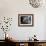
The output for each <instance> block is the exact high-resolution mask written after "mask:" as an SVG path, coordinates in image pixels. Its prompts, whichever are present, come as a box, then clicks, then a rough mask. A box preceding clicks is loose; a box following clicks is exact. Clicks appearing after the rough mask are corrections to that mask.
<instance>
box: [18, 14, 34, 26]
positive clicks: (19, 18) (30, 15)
mask: <svg viewBox="0 0 46 46" xmlns="http://www.w3.org/2000/svg"><path fill="white" fill-rule="evenodd" d="M28 16H29V17H31V20H30V21H31V24H22V23H21V21H20V20H21V18H24V17H25V18H26V17H27V18H28ZM18 26H24V27H28V26H29V27H30V26H34V15H33V14H18Z"/></svg>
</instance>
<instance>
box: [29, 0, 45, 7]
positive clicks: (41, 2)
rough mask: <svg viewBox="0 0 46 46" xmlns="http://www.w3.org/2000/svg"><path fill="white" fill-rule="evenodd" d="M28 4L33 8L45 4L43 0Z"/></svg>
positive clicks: (35, 0)
mask: <svg viewBox="0 0 46 46" xmlns="http://www.w3.org/2000/svg"><path fill="white" fill-rule="evenodd" d="M29 3H30V5H32V7H33V8H38V7H40V6H42V4H43V3H45V0H44V1H43V0H29Z"/></svg>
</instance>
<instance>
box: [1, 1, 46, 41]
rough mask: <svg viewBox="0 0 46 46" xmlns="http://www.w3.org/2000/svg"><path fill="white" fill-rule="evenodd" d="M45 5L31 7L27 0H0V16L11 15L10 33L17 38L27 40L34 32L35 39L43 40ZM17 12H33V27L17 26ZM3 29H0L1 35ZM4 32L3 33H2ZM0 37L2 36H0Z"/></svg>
mask: <svg viewBox="0 0 46 46" xmlns="http://www.w3.org/2000/svg"><path fill="white" fill-rule="evenodd" d="M45 12H46V6H43V7H40V8H33V7H32V6H31V5H30V4H29V1H28V0H0V18H1V17H4V16H6V17H12V18H13V22H12V27H11V29H10V31H8V33H10V34H11V35H12V36H13V37H14V38H16V39H17V40H27V39H29V37H32V36H33V35H34V34H36V35H37V39H39V40H45V39H46V38H45V34H46V33H45V21H44V20H45V15H46V13H45ZM18 14H34V26H33V27H18ZM2 33H3V31H0V35H2ZM3 34H4V33H3ZM0 39H4V37H2V36H0Z"/></svg>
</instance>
